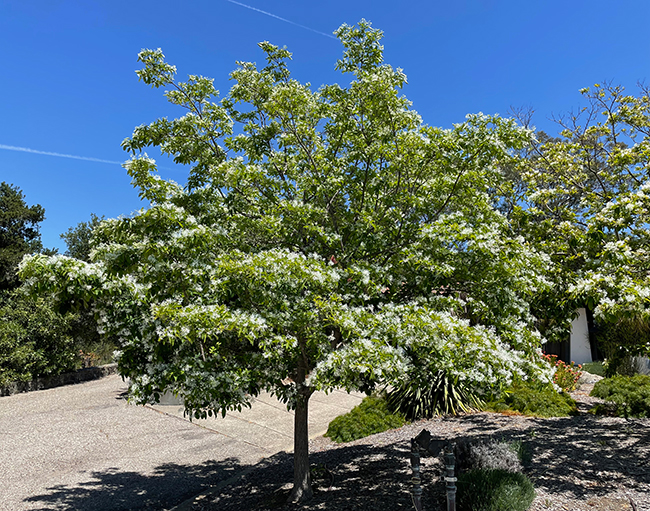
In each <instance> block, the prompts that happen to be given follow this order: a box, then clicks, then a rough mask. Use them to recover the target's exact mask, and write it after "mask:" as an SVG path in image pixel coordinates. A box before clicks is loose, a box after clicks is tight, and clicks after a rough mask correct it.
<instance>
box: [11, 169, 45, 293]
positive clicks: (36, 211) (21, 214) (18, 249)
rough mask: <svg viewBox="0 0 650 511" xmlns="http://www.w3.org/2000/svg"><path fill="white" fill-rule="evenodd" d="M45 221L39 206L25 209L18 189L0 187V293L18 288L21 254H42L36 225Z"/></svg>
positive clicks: (23, 199) (39, 235)
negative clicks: (17, 271)
mask: <svg viewBox="0 0 650 511" xmlns="http://www.w3.org/2000/svg"><path fill="white" fill-rule="evenodd" d="M43 220H45V210H44V209H43V207H42V206H41V205H40V204H36V205H35V206H28V205H27V203H26V202H25V196H24V195H23V193H22V191H21V190H20V188H18V187H17V186H14V185H10V184H7V183H5V182H4V181H3V182H2V183H0V291H5V290H8V289H14V288H16V287H18V286H19V285H20V281H19V279H18V276H17V274H16V270H17V267H18V263H19V262H20V260H21V259H22V258H23V256H24V255H25V254H30V253H33V252H42V250H43V245H42V244H41V234H40V231H39V224H40V223H41V222H42V221H43Z"/></svg>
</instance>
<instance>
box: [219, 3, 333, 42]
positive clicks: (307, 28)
mask: <svg viewBox="0 0 650 511" xmlns="http://www.w3.org/2000/svg"><path fill="white" fill-rule="evenodd" d="M226 2H230V3H231V4H236V5H240V6H242V7H246V9H250V10H251V11H256V12H260V13H262V14H266V15H267V16H271V18H275V19H277V20H280V21H284V22H285V23H290V24H291V25H295V26H296V27H300V28H304V29H305V30H310V31H312V32H316V33H317V34H320V35H324V36H325V37H330V38H332V39H336V37H334V36H333V35H332V34H326V33H325V32H321V31H320V30H315V29H313V28H309V27H306V26H305V25H301V24H300V23H296V22H294V21H291V20H288V19H285V18H281V17H280V16H276V15H275V14H271V13H270V12H266V11H263V10H262V9H258V8H256V7H251V6H250V5H246V4H242V3H241V2H235V0H226Z"/></svg>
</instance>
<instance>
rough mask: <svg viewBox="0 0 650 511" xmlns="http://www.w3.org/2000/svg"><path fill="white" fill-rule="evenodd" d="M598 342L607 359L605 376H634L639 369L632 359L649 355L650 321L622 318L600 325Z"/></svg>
mask: <svg viewBox="0 0 650 511" xmlns="http://www.w3.org/2000/svg"><path fill="white" fill-rule="evenodd" d="M596 337H597V339H596V342H597V344H598V349H599V351H600V353H601V355H602V356H603V357H604V358H605V359H607V365H606V367H605V374H604V376H608V377H609V376H615V375H617V374H620V375H624V376H634V375H635V374H637V372H638V368H637V366H636V364H635V363H634V360H633V359H632V357H634V356H638V355H645V354H647V350H648V343H649V342H650V321H648V320H647V319H645V318H639V317H635V318H621V319H619V320H617V321H616V322H603V323H599V324H598V333H597V336H596Z"/></svg>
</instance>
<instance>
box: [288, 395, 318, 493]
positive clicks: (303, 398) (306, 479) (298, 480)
mask: <svg viewBox="0 0 650 511" xmlns="http://www.w3.org/2000/svg"><path fill="white" fill-rule="evenodd" d="M310 395H311V392H310V393H305V394H302V393H301V394H300V396H299V397H298V405H297V406H296V411H295V416H294V429H293V490H292V491H291V495H289V501H290V502H305V501H307V500H309V499H311V498H312V497H313V495H314V493H313V491H312V489H311V475H310V473H309V430H308V425H307V417H308V410H309V397H310Z"/></svg>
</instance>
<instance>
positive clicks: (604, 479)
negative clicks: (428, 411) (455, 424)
mask: <svg viewBox="0 0 650 511" xmlns="http://www.w3.org/2000/svg"><path fill="white" fill-rule="evenodd" d="M468 420H471V421H472V422H473V424H472V425H471V427H470V428H468V429H467V435H471V436H473V437H477V438H482V439H487V438H494V437H495V436H496V437H500V438H504V439H505V440H519V441H522V442H524V443H525V444H527V445H528V446H529V447H530V449H531V450H532V453H533V456H532V462H531V464H530V466H529V467H528V468H527V470H526V473H527V474H528V475H529V477H530V478H531V479H532V480H533V483H534V484H535V486H536V487H537V486H543V487H545V488H546V489H547V492H548V493H549V494H556V493H560V492H568V493H570V494H572V495H574V496H575V497H576V498H578V499H586V498H589V497H593V496H599V495H606V494H608V493H610V492H611V491H612V487H614V486H617V485H621V484H623V485H624V486H626V487H628V488H636V489H639V488H647V489H648V490H650V421H648V420H647V419H629V420H626V419H621V418H610V417H595V416H591V415H580V416H576V417H566V418H554V419H532V418H531V419H528V420H527V421H526V423H527V427H526V428H522V427H521V426H519V427H512V426H507V421H504V427H502V428H499V429H496V430H495V428H494V426H493V425H491V424H489V423H488V421H487V420H485V416H484V415H476V416H473V417H472V418H468Z"/></svg>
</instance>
